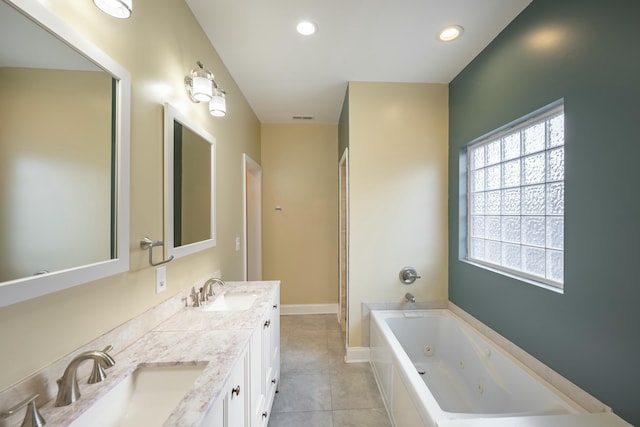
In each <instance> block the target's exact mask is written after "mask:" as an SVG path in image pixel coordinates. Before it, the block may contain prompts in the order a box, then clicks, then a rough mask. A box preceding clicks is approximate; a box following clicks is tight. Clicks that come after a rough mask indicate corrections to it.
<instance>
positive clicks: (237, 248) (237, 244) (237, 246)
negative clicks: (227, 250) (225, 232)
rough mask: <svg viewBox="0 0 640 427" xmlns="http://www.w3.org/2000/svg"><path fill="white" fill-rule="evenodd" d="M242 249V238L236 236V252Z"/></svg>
mask: <svg viewBox="0 0 640 427" xmlns="http://www.w3.org/2000/svg"><path fill="white" fill-rule="evenodd" d="M239 250H240V238H239V237H236V252H237V251H239Z"/></svg>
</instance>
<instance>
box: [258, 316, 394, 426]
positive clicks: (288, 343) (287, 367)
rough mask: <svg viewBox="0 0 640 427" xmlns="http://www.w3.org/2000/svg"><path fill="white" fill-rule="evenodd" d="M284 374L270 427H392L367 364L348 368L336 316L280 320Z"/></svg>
mask: <svg viewBox="0 0 640 427" xmlns="http://www.w3.org/2000/svg"><path fill="white" fill-rule="evenodd" d="M280 344H281V360H280V363H281V374H280V386H279V392H278V393H277V394H276V397H275V400H274V402H273V408H272V410H271V418H270V420H269V427H300V426H304V427H391V423H390V421H389V417H388V416H387V412H386V410H385V409H384V404H383V403H382V398H381V397H380V393H379V391H378V387H377V385H376V380H375V378H374V376H373V372H372V371H371V366H370V365H369V364H368V363H344V355H345V345H344V338H343V336H342V333H341V331H340V325H339V324H338V321H337V319H336V315H335V314H328V315H295V316H282V317H281V318H280Z"/></svg>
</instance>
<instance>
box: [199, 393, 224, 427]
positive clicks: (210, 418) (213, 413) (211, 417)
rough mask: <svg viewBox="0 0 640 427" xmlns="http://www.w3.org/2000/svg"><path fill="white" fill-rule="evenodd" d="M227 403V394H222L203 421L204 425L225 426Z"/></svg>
mask: <svg viewBox="0 0 640 427" xmlns="http://www.w3.org/2000/svg"><path fill="white" fill-rule="evenodd" d="M225 404H226V396H220V398H218V400H216V401H215V402H214V403H213V406H212V407H211V409H210V410H209V413H208V414H207V416H206V417H205V419H204V420H203V421H202V424H201V425H202V426H206V427H225V423H224V407H225Z"/></svg>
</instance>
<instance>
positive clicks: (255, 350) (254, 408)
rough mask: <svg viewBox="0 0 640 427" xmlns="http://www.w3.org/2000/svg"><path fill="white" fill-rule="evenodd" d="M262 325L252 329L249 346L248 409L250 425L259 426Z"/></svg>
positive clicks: (261, 405)
mask: <svg viewBox="0 0 640 427" xmlns="http://www.w3.org/2000/svg"><path fill="white" fill-rule="evenodd" d="M262 352H263V350H262V326H260V327H258V328H257V329H256V330H255V331H253V335H252V336H251V344H250V347H249V400H250V402H249V407H250V408H251V409H250V411H249V414H250V417H251V427H260V426H262V425H263V424H264V422H263V421H262V412H263V409H264V405H265V402H264V387H263V377H264V375H263V373H262V369H263V366H262V365H263V363H262V361H263V355H262Z"/></svg>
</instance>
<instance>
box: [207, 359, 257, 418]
mask: <svg viewBox="0 0 640 427" xmlns="http://www.w3.org/2000/svg"><path fill="white" fill-rule="evenodd" d="M247 353H248V352H247V351H246V350H245V351H244V352H243V353H242V356H241V357H240V358H239V359H238V360H237V361H236V364H235V365H234V367H233V370H232V371H231V375H230V376H229V379H228V380H227V382H226V383H225V385H224V387H223V390H224V392H223V394H222V395H221V396H220V397H219V398H218V399H217V400H216V401H215V402H214V403H213V405H212V407H211V409H210V410H209V413H208V414H207V416H206V417H205V419H204V420H203V421H202V423H201V424H200V425H201V426H202V427H244V426H248V425H249V423H248V420H247V404H248V401H249V392H248V391H249V381H248V375H247V374H248V354H247Z"/></svg>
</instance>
